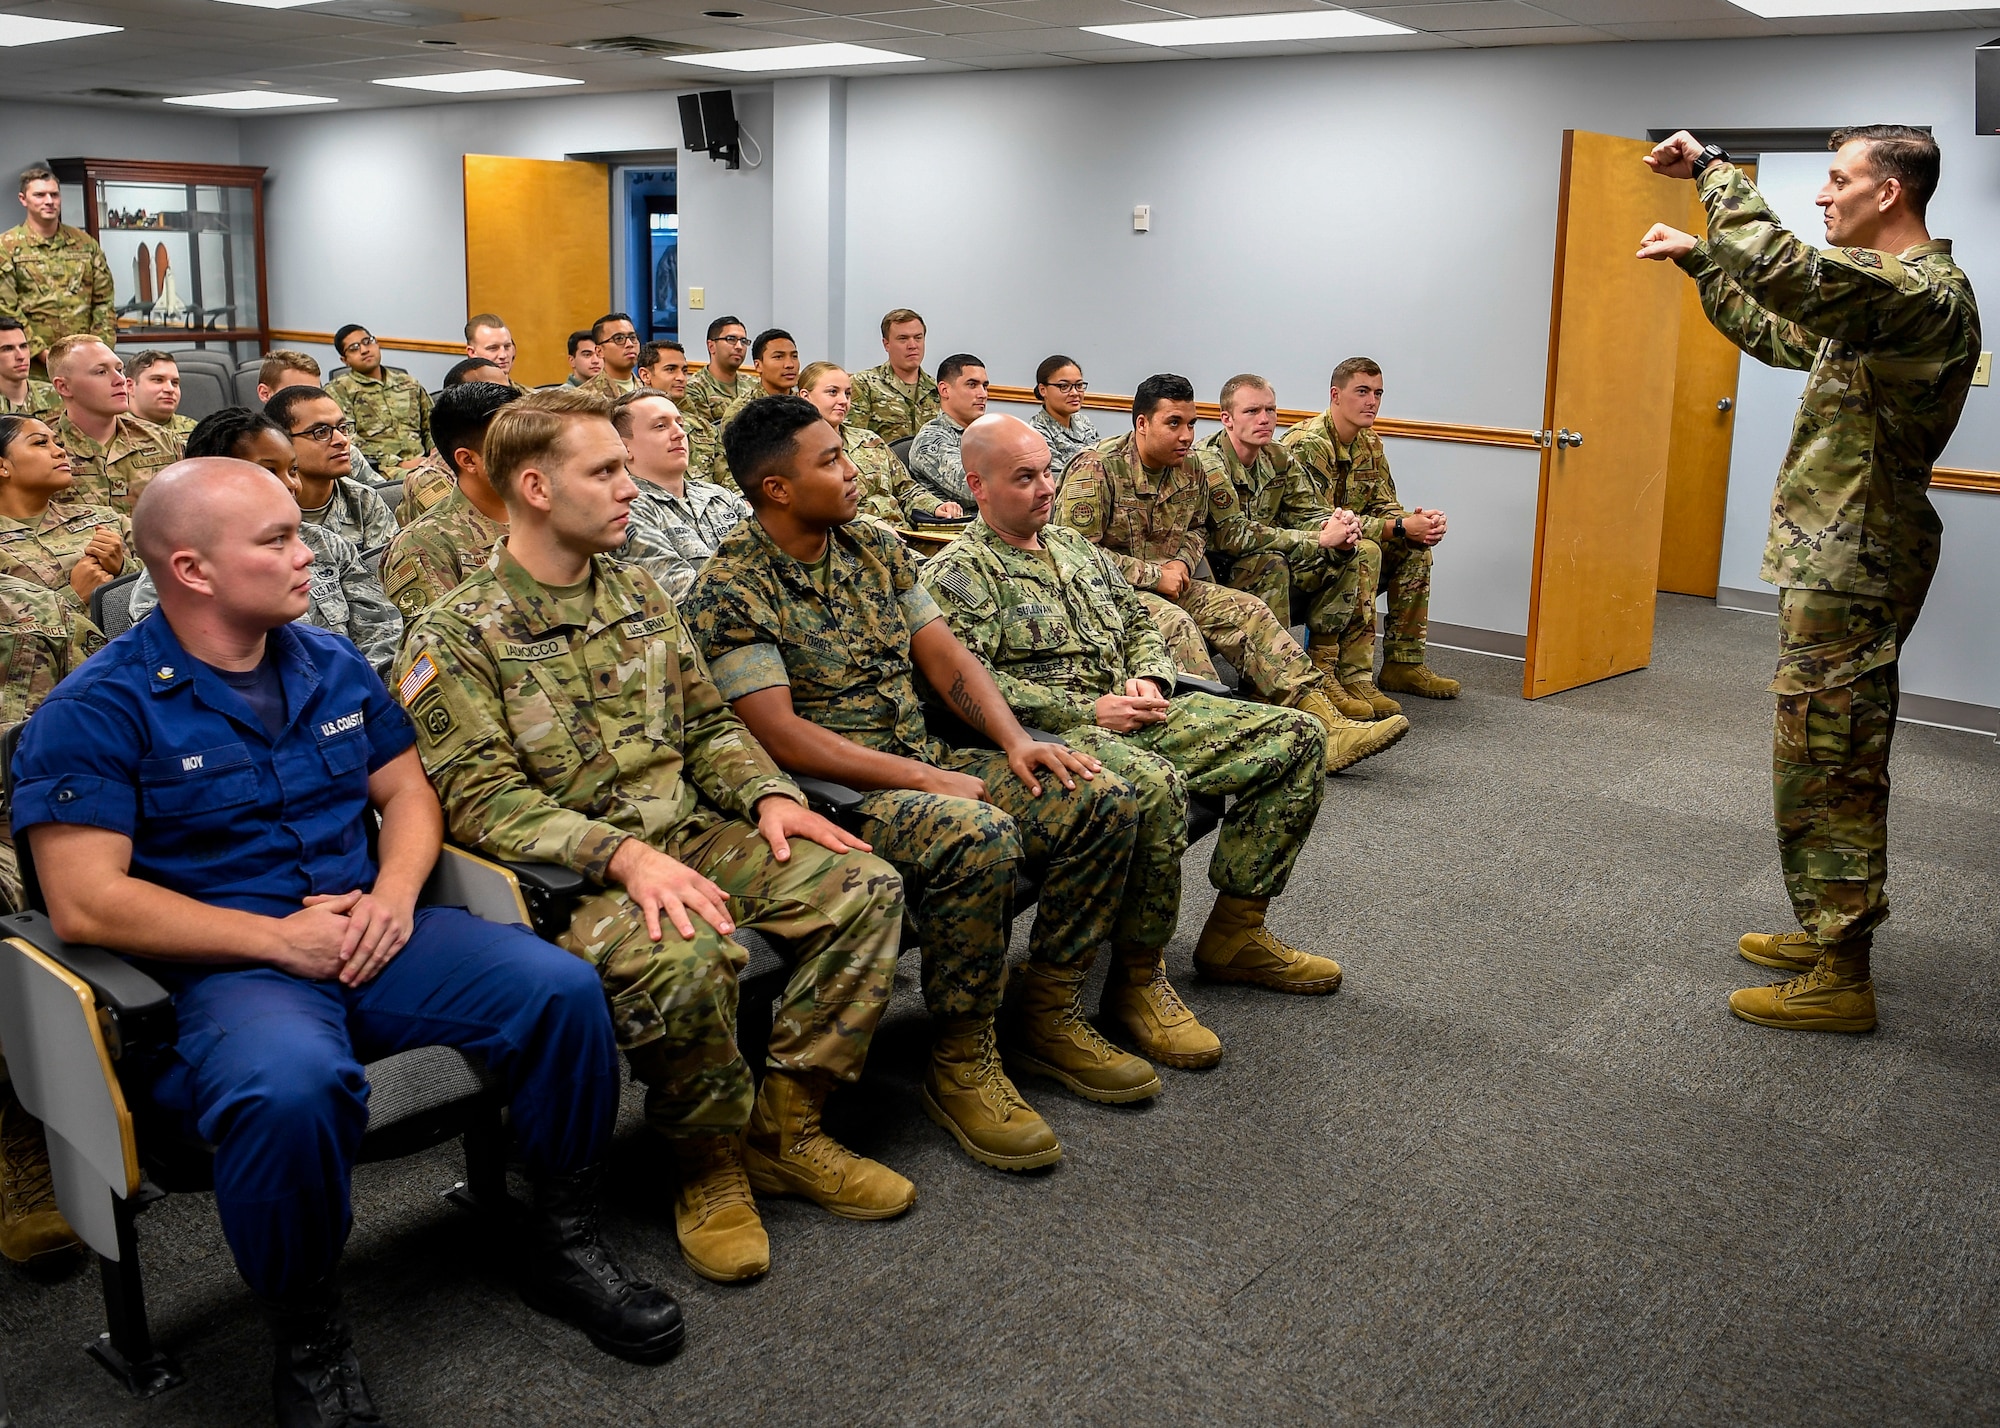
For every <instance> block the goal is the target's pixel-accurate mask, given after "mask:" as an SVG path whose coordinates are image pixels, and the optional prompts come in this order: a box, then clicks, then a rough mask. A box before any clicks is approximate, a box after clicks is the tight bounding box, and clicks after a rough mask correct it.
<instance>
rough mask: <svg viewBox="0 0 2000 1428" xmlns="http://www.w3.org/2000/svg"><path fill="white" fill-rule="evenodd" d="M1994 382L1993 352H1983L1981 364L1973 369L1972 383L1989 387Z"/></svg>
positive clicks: (1980, 357)
mask: <svg viewBox="0 0 2000 1428" xmlns="http://www.w3.org/2000/svg"><path fill="white" fill-rule="evenodd" d="M1992 384H1993V354H1992V353H1991V352H1982V353H1980V354H1979V365H1978V366H1976V367H1974V368H1973V369H1972V385H1973V386H1975V387H1988V386H1991V385H1992Z"/></svg>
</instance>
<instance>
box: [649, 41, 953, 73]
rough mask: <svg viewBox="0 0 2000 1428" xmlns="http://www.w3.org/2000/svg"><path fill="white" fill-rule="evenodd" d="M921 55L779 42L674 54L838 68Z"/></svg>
mask: <svg viewBox="0 0 2000 1428" xmlns="http://www.w3.org/2000/svg"><path fill="white" fill-rule="evenodd" d="M922 59H923V56H922V55H905V54H898V53H897V52H896V51H894V50H878V49H875V48H873V47H872V46H870V45H779V46H778V47H777V48H775V49H768V50H725V51H724V52H723V53H721V54H714V55H675V56H674V63H675V64H698V65H701V66H703V67H704V68H707V69H741V70H765V69H839V68H842V67H844V66H847V65H851V64H914V63H917V62H918V61H920V60H922Z"/></svg>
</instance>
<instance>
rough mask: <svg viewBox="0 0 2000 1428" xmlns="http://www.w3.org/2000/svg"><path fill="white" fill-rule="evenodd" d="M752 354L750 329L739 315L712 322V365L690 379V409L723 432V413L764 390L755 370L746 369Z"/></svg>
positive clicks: (710, 338) (687, 406)
mask: <svg viewBox="0 0 2000 1428" xmlns="http://www.w3.org/2000/svg"><path fill="white" fill-rule="evenodd" d="M749 355H750V329H749V328H747V327H745V326H744V325H743V320H742V319H741V318H738V317H718V318H716V319H715V321H713V322H711V323H710V324H709V325H708V365H707V366H706V367H704V368H702V369H701V370H700V371H699V372H697V373H695V374H694V375H693V376H692V377H690V378H688V384H687V400H686V401H685V402H684V403H682V405H683V406H685V407H686V408H687V409H688V410H689V411H691V412H693V413H694V414H695V415H696V416H698V417H700V418H701V419H702V420H703V421H705V422H707V423H708V424H709V425H710V426H712V427H714V428H716V430H718V431H720V430H721V429H722V414H723V413H724V412H726V411H728V410H729V408H730V407H732V406H734V405H735V404H736V403H737V402H738V401H740V400H745V399H747V398H750V397H754V396H756V395H757V393H758V392H760V391H762V390H763V386H764V384H763V383H761V382H759V381H758V380H757V374H756V373H755V372H746V371H744V370H743V359H744V358H746V357H748V356H749Z"/></svg>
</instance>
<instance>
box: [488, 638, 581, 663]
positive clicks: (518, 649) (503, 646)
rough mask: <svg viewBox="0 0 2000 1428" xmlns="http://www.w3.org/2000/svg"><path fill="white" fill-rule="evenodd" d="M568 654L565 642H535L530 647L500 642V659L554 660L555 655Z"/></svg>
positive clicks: (567, 644)
mask: <svg viewBox="0 0 2000 1428" xmlns="http://www.w3.org/2000/svg"><path fill="white" fill-rule="evenodd" d="M568 652H569V641H567V640H536V641H535V642H534V643H533V644H531V645H517V644H511V643H509V642H508V641H506V640H502V641H501V642H500V658H502V659H528V660H534V659H554V658H555V657H556V656H557V655H559V654H567V653H568Z"/></svg>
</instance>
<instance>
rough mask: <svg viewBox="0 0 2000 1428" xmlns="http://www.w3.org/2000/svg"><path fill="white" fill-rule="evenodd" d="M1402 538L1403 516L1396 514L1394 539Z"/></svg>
mask: <svg viewBox="0 0 2000 1428" xmlns="http://www.w3.org/2000/svg"><path fill="white" fill-rule="evenodd" d="M1402 538H1403V518H1402V517H1401V516H1398V517H1396V539H1397V540H1401V539H1402Z"/></svg>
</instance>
